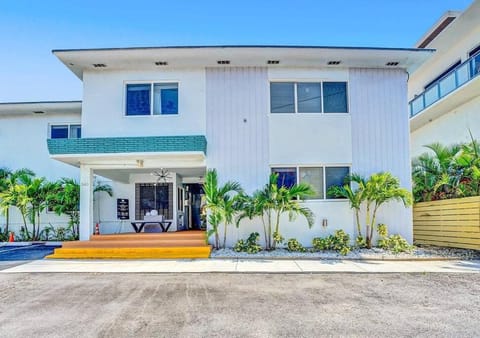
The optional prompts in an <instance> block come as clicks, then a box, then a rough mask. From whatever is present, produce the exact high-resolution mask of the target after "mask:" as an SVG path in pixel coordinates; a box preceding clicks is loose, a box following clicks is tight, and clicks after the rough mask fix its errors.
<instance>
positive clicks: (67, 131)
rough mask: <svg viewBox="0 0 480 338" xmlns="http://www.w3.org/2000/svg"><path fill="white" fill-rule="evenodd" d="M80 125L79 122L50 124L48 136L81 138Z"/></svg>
mask: <svg viewBox="0 0 480 338" xmlns="http://www.w3.org/2000/svg"><path fill="white" fill-rule="evenodd" d="M81 137H82V127H81V126H80V125H79V124H59V125H51V126H50V138H81Z"/></svg>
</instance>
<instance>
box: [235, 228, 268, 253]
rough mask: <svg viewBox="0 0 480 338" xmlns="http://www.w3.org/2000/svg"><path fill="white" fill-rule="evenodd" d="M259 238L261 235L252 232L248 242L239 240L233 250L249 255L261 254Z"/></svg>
mask: <svg viewBox="0 0 480 338" xmlns="http://www.w3.org/2000/svg"><path fill="white" fill-rule="evenodd" d="M259 238H260V235H259V234H258V232H252V233H251V234H250V236H248V238H247V239H246V240H243V239H241V240H239V241H238V242H237V243H236V244H235V246H234V247H233V250H234V251H236V252H246V253H249V254H254V253H257V252H260V251H261V250H262V247H261V246H260V245H259V244H258V239H259Z"/></svg>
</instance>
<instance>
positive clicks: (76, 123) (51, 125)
mask: <svg viewBox="0 0 480 338" xmlns="http://www.w3.org/2000/svg"><path fill="white" fill-rule="evenodd" d="M60 126H66V127H67V135H68V136H67V138H52V127H60ZM72 126H80V138H82V123H81V122H65V123H62V122H59V123H56V122H55V123H49V124H48V139H50V140H69V139H76V138H72V137H71V136H70V134H71V127H72Z"/></svg>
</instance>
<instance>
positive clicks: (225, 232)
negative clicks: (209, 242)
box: [223, 222, 227, 249]
mask: <svg viewBox="0 0 480 338" xmlns="http://www.w3.org/2000/svg"><path fill="white" fill-rule="evenodd" d="M226 247H227V222H225V224H224V227H223V248H224V249H225V248H226Z"/></svg>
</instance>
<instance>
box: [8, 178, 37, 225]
mask: <svg viewBox="0 0 480 338" xmlns="http://www.w3.org/2000/svg"><path fill="white" fill-rule="evenodd" d="M34 175H35V174H34V173H33V172H32V171H31V170H29V169H19V170H16V171H11V170H10V169H8V168H1V169H0V213H2V214H4V215H5V233H8V232H9V223H10V208H11V207H15V206H16V201H17V197H19V196H17V195H18V194H19V193H20V191H19V190H18V189H15V186H16V185H17V184H18V183H19V182H18V181H19V177H20V176H30V177H33V176H34ZM20 190H22V189H20ZM20 202H21V203H24V204H26V202H27V201H26V200H24V199H20ZM20 207H21V206H20ZM22 216H25V217H23V219H24V225H25V226H26V209H25V214H22Z"/></svg>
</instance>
